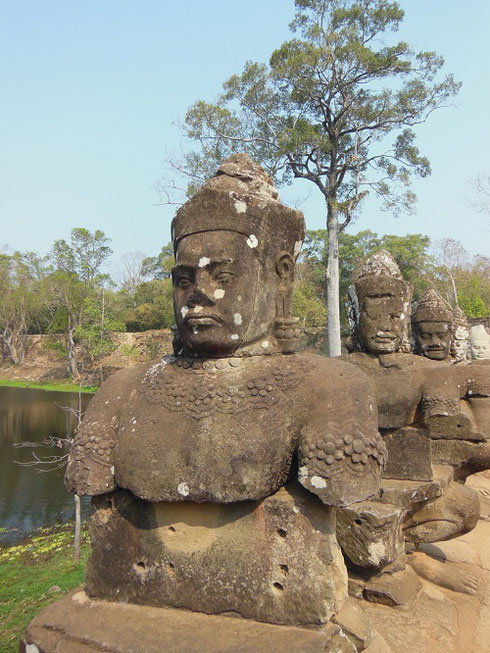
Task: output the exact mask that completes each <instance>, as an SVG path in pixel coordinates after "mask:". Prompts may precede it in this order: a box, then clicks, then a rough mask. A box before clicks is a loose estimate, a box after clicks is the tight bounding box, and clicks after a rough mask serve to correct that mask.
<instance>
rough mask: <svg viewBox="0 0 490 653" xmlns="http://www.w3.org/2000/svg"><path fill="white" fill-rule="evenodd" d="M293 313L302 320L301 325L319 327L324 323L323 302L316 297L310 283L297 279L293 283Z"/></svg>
mask: <svg viewBox="0 0 490 653" xmlns="http://www.w3.org/2000/svg"><path fill="white" fill-rule="evenodd" d="M293 315H294V316H295V317H299V318H300V319H301V320H302V323H303V326H312V327H319V326H321V325H323V324H325V319H326V317H327V309H326V307H325V302H323V301H322V300H321V299H320V298H318V296H317V295H316V292H315V287H314V285H313V284H312V283H309V282H307V281H298V282H296V283H295V284H294V290H293Z"/></svg>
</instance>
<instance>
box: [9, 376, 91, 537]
mask: <svg viewBox="0 0 490 653" xmlns="http://www.w3.org/2000/svg"><path fill="white" fill-rule="evenodd" d="M91 398H92V395H88V394H83V395H82V397H81V400H82V411H84V410H85V409H86V407H87V405H88V403H89V401H90V399H91ZM64 408H68V409H72V410H64ZM77 409H78V395H77V394H75V393H67V392H50V391H46V390H32V389H29V388H7V387H0V465H1V473H0V542H1V543H13V542H15V541H18V540H20V539H21V538H22V537H24V536H25V535H27V534H28V533H29V532H31V531H32V530H34V529H36V528H39V527H40V526H45V525H49V524H52V523H55V522H58V521H65V520H66V519H68V518H70V517H71V516H72V515H73V497H72V495H71V494H69V493H68V492H66V491H65V489H64V487H63V473H64V469H63V468H61V469H58V470H52V471H46V472H40V471H38V470H39V467H23V466H21V465H19V464H17V463H19V462H29V461H32V460H33V454H35V455H36V456H38V457H39V458H44V457H49V456H53V455H63V454H64V453H67V451H66V449H60V448H58V447H54V448H53V447H48V446H40V447H35V448H34V447H28V446H21V447H16V446H14V445H15V444H19V443H26V442H32V443H43V442H44V441H46V440H49V438H50V437H52V436H55V437H57V438H70V437H71V435H72V433H73V429H74V427H75V424H76V415H75V414H74V411H76V410H77ZM84 508H85V510H87V508H88V501H84Z"/></svg>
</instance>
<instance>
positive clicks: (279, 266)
mask: <svg viewBox="0 0 490 653" xmlns="http://www.w3.org/2000/svg"><path fill="white" fill-rule="evenodd" d="M276 272H277V275H278V277H279V279H280V280H281V284H284V285H287V284H288V283H289V282H292V281H293V278H294V259H293V257H292V256H291V254H289V253H288V252H280V253H279V254H278V256H277V259H276Z"/></svg>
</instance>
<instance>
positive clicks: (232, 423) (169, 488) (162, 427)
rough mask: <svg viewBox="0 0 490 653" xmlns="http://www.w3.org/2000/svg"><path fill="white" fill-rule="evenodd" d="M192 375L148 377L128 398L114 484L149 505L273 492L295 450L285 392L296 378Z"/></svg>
mask: <svg viewBox="0 0 490 653" xmlns="http://www.w3.org/2000/svg"><path fill="white" fill-rule="evenodd" d="M196 371H197V370H194V371H193V372H194V373H192V371H191V373H189V371H188V370H185V369H179V368H177V369H175V368H172V367H171V368H170V370H165V372H164V373H163V371H162V373H161V374H158V373H157V374H153V376H152V374H151V371H150V372H149V373H148V374H147V375H146V377H145V378H144V379H143V381H142V383H141V387H140V388H139V389H138V390H137V392H136V393H132V396H130V397H129V398H128V401H127V403H126V405H125V406H124V408H123V410H122V411H121V414H120V416H119V420H118V435H117V444H116V460H115V462H116V464H115V475H116V483H117V485H118V486H119V487H124V488H127V489H129V490H131V491H132V492H133V493H134V494H136V495H137V496H139V497H140V498H142V499H147V500H150V501H179V500H189V501H212V502H215V501H218V502H228V501H242V500H247V499H251V500H253V499H258V498H261V497H264V496H267V495H268V494H270V493H271V492H274V491H275V490H276V489H278V488H279V487H280V486H281V485H282V484H283V483H284V482H285V480H286V479H287V477H288V475H289V473H290V469H291V461H292V458H293V455H294V452H295V450H296V446H297V438H298V432H299V426H298V425H296V424H295V420H294V418H293V413H294V410H293V408H292V407H293V405H294V401H293V395H292V393H291V391H292V389H293V385H297V383H298V382H299V379H296V377H295V375H294V373H293V370H285V369H281V370H280V371H279V373H278V370H274V369H273V368H271V367H270V366H267V365H266V366H265V367H264V366H263V365H261V366H255V367H253V366H249V367H246V368H245V369H244V370H242V369H233V368H232V369H229V370H215V369H213V370H211V371H207V370H198V371H199V372H201V373H195V372H196ZM274 371H275V372H276V373H275V374H274Z"/></svg>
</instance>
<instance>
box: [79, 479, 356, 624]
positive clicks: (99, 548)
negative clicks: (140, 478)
mask: <svg viewBox="0 0 490 653" xmlns="http://www.w3.org/2000/svg"><path fill="white" fill-rule="evenodd" d="M94 507H95V511H94V514H93V516H92V518H91V525H90V533H91V538H92V553H91V556H90V560H89V562H88V565H87V582H86V590H87V593H88V594H89V595H90V596H91V597H94V598H99V599H106V600H110V601H124V602H129V603H138V604H144V605H154V606H171V607H177V608H180V607H182V608H186V609H190V610H196V611H200V612H207V613H222V612H235V613H237V614H239V615H241V616H242V617H248V618H252V619H256V620H259V621H268V622H271V623H283V624H284V623H287V624H301V625H311V624H314V625H318V624H322V623H325V622H327V621H328V620H329V618H330V616H331V615H332V613H333V612H336V611H337V610H338V609H339V608H340V606H341V604H342V601H343V600H344V598H345V597H346V594H347V592H346V587H347V572H346V570H345V565H344V562H343V558H342V554H341V552H340V549H339V547H338V544H337V541H336V538H335V514H334V511H333V508H329V507H327V506H324V505H323V504H322V503H321V502H320V501H319V500H318V499H317V498H316V497H314V496H313V495H311V494H309V493H307V492H306V491H305V490H304V489H303V488H301V486H299V485H297V484H292V485H291V484H290V485H288V486H287V487H286V488H283V489H281V490H280V491H279V492H277V493H276V494H275V495H273V496H270V497H268V498H266V499H264V500H263V501H261V502H256V503H252V502H240V503H234V504H231V505H217V504H195V503H192V502H184V503H174V504H172V503H168V502H162V503H156V504H151V503H148V502H145V501H142V500H140V499H137V498H135V497H133V496H132V495H131V494H130V493H128V492H125V491H119V492H116V493H115V494H114V495H112V496H111V495H107V496H104V497H100V498H98V499H94Z"/></svg>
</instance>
